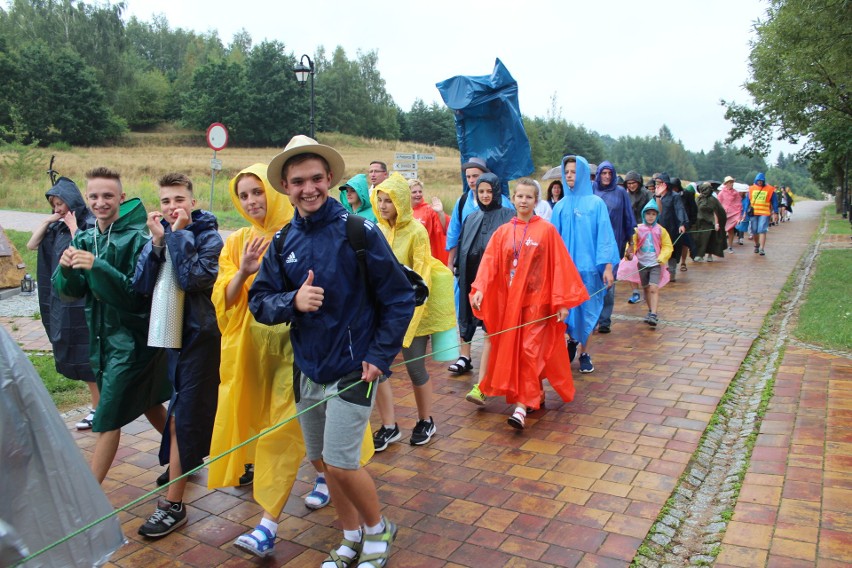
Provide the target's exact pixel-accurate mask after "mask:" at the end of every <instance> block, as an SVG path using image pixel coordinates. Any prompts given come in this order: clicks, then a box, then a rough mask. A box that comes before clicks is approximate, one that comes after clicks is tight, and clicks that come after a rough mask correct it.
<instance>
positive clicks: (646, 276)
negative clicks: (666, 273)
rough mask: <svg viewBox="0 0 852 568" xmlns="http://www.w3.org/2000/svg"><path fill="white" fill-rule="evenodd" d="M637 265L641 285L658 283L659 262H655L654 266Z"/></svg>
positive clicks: (655, 284)
mask: <svg viewBox="0 0 852 568" xmlns="http://www.w3.org/2000/svg"><path fill="white" fill-rule="evenodd" d="M637 266H638V267H639V282H640V283H641V284H642V286H649V285H651V284H653V285H654V286H659V285H660V265H659V264H655V265H654V266H643V265H641V264H637ZM675 266H677V265H675Z"/></svg>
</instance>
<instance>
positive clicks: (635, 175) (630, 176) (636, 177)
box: [624, 170, 645, 187]
mask: <svg viewBox="0 0 852 568" xmlns="http://www.w3.org/2000/svg"><path fill="white" fill-rule="evenodd" d="M628 181H638V182H639V187H642V186H643V185H645V182H644V180H642V175H641V174H640V173H639V172H637V171H636V170H630V171H629V172H627V173H626V174H624V183H625V184H626V183H627V182H628Z"/></svg>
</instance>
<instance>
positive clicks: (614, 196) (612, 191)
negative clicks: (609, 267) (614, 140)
mask: <svg viewBox="0 0 852 568" xmlns="http://www.w3.org/2000/svg"><path fill="white" fill-rule="evenodd" d="M606 169H608V170H609V171H610V172H612V179H611V180H610V182H609V185H603V184H602V183H601V172H602V171H604V170H606ZM592 189H593V190H594V192H595V195H597V196H598V197H600V198H601V199H603V200H604V203H606V208H607V211H608V212H609V222H610V223H611V224H612V232H613V233H614V234H615V243H616V245H617V246H618V254H619V258H621V257H622V256H624V249H625V248H626V247H627V242H628V241H629V240H630V239H631V238H633V230H634V229H635V228H636V218H635V217H634V216H633V204H632V203H631V202H630V196H629V195H627V190H626V189H624V188H623V187H621V186H620V185H618V183H617V181H616V175H615V168H614V167H613V165H612V164H611V163H610V162H601V164H600V165H599V166H598V170H597V172H595V182H594V183H593V184H592ZM616 270H617V267H613V271H616Z"/></svg>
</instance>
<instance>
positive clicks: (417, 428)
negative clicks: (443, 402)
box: [410, 416, 438, 446]
mask: <svg viewBox="0 0 852 568" xmlns="http://www.w3.org/2000/svg"><path fill="white" fill-rule="evenodd" d="M437 431H438V429H437V428H435V421H434V420H433V419H432V417H431V416H430V417H429V420H418V421H417V424H415V425H414V430H412V432H411V440H410V442H411V445H412V446H425V445H426V444H428V443H429V441H430V440H431V439H432V436H434V435H435V432H437Z"/></svg>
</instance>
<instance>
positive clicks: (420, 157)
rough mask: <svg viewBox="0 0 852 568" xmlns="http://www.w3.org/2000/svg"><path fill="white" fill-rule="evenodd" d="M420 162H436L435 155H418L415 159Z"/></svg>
mask: <svg viewBox="0 0 852 568" xmlns="http://www.w3.org/2000/svg"><path fill="white" fill-rule="evenodd" d="M415 159H416V160H417V161H418V162H434V161H435V154H417V157H416V158H415Z"/></svg>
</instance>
